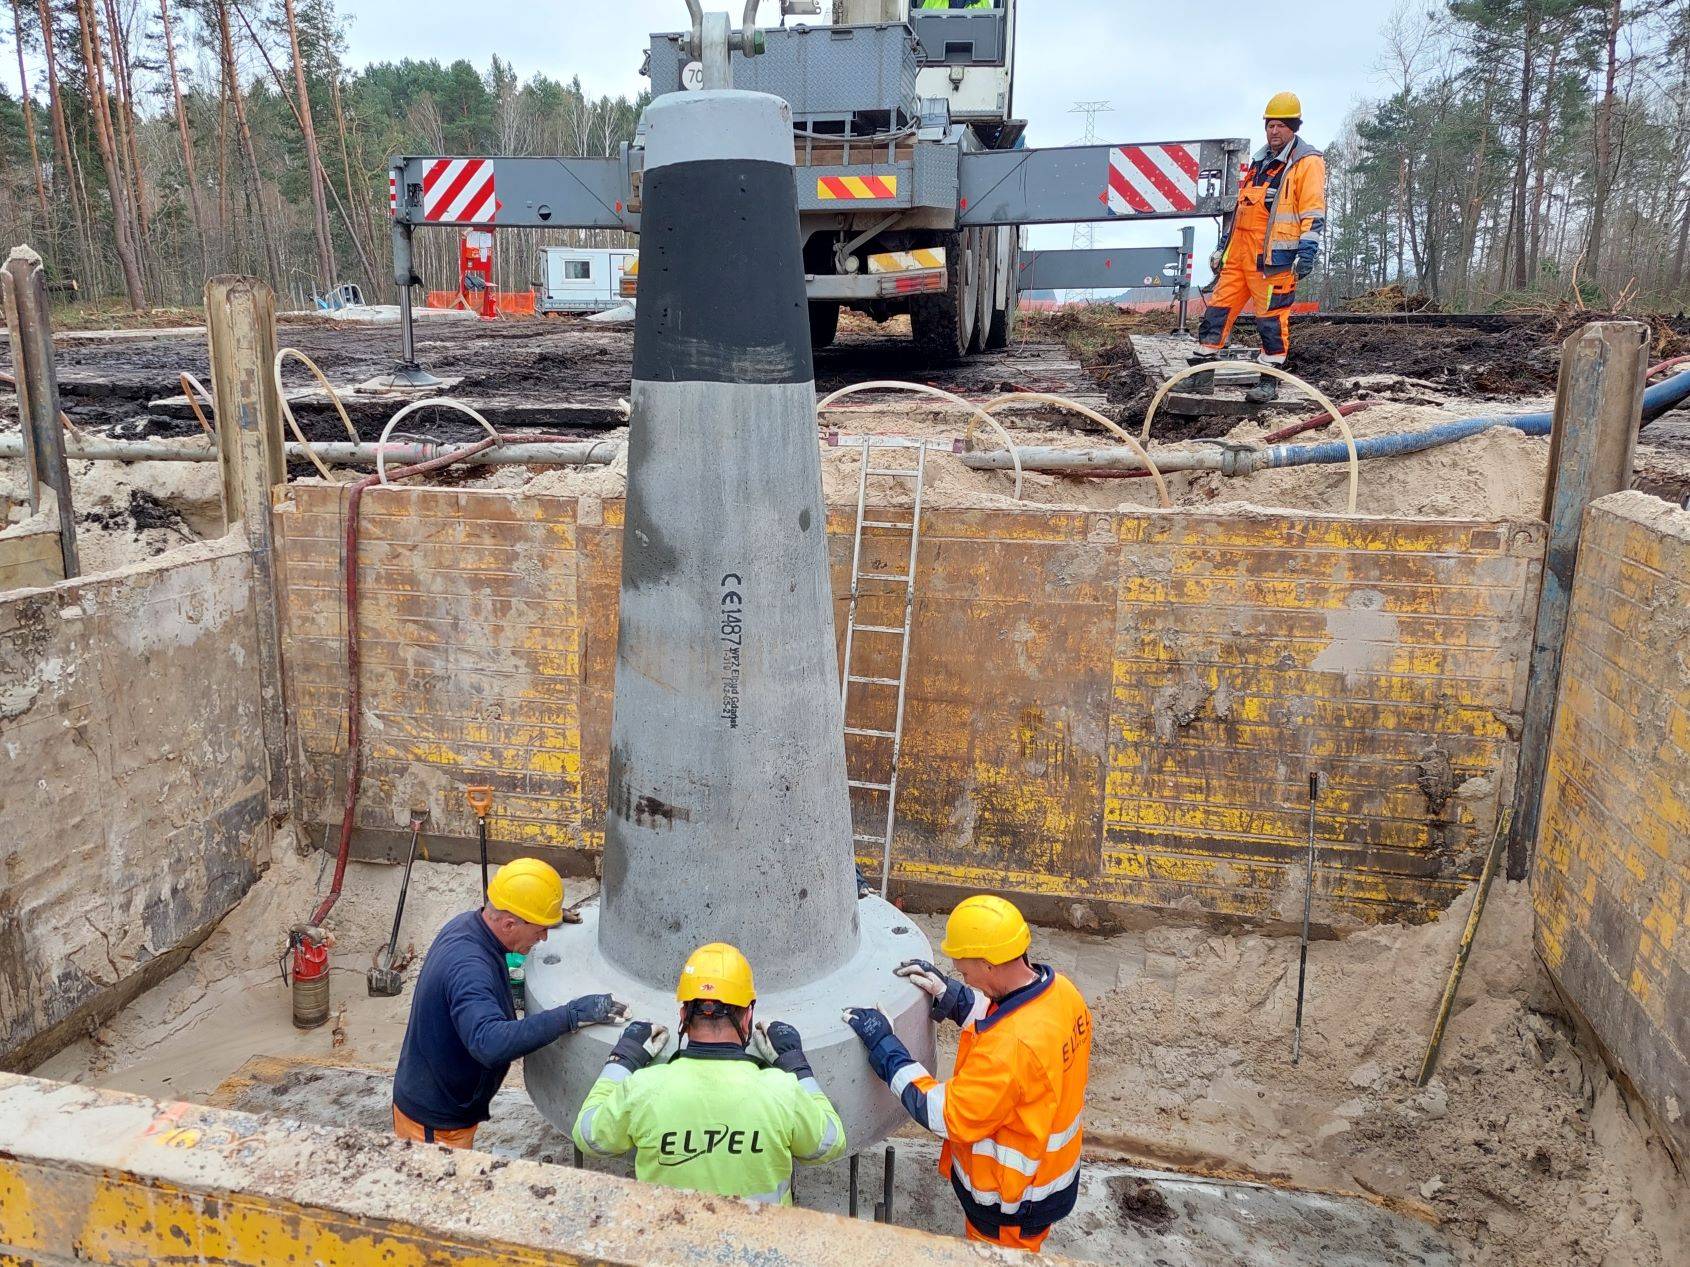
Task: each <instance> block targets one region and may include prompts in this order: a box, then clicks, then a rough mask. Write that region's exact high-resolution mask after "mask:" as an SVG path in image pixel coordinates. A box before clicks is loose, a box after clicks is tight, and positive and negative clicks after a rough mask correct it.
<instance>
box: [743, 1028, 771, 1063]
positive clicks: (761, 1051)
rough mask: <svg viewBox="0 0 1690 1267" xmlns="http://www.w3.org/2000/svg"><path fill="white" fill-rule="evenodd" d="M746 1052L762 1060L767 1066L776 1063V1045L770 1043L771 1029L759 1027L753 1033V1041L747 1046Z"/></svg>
mask: <svg viewBox="0 0 1690 1267" xmlns="http://www.w3.org/2000/svg"><path fill="white" fill-rule="evenodd" d="M745 1047H746V1050H747V1051H749V1052H750V1053H751V1054H752V1055H753V1056H755V1057H757V1059H758V1060H761V1061H762V1062H763V1063H764V1064H765V1065H772V1064H774V1063H775V1056H776V1055H777V1054H778V1053H777V1052H776V1051H775V1045H774V1044H773V1043H771V1042H770V1041H769V1027H768V1026H767V1025H758V1026H757V1027H756V1028H755V1029H753V1030H752V1031H751V1041H750V1042H749V1043H747V1044H746V1045H745Z"/></svg>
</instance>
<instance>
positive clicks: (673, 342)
mask: <svg viewBox="0 0 1690 1267" xmlns="http://www.w3.org/2000/svg"><path fill="white" fill-rule="evenodd" d="M708 16H709V15H706V20H707V26H706V34H707V35H708ZM677 100H678V101H679V102H683V103H685V106H683V107H682V108H665V105H664V103H663V101H659V102H658V103H657V104H655V105H653V106H652V107H651V108H650V109H649V110H648V111H647V113H646V120H647V124H648V137H649V139H648V143H647V149H646V169H645V170H646V176H645V180H646V190H647V195H646V205H647V207H648V209H649V210H648V213H647V217H648V218H647V222H646V223H647V226H648V232H647V233H646V234H645V240H644V242H643V243H642V246H643V250H642V265H641V269H640V281H641V285H642V286H651V285H655V286H656V287H658V289H657V290H656V291H655V292H653V293H651V294H648V295H646V296H644V297H642V302H641V303H640V306H639V312H638V314H637V316H636V318H635V327H634V382H633V390H632V401H633V406H634V414H633V423H632V427H631V429H630V432H629V442H628V509H627V527H626V529H625V531H624V534H623V547H622V606H621V617H620V620H621V629H620V636H619V641H618V644H617V665H616V711H615V717H614V720H613V724H612V735H611V756H610V788H611V792H610V804H609V812H608V814H607V816H606V822H605V895H604V917H603V922H602V923H601V925H600V942H601V943H602V945H603V947H604V951H605V953H606V955H607V956H608V957H610V958H611V959H613V960H615V961H617V962H619V963H621V964H622V965H624V966H625V967H627V968H629V969H630V970H631V971H634V972H635V973H636V974H637V975H640V976H643V977H647V978H648V979H650V980H652V981H663V980H666V979H667V978H670V977H672V976H673V975H674V973H675V970H676V968H677V966H678V965H679V963H680V961H681V959H682V958H684V957H685V956H686V954H687V952H688V951H690V950H692V949H693V947H694V946H695V945H697V944H698V941H711V940H718V939H719V940H722V941H729V942H732V943H734V944H735V945H737V946H739V947H740V949H742V950H743V951H745V953H746V955H747V956H748V957H749V958H750V959H751V961H752V963H753V964H754V965H756V967H757V969H758V972H759V974H760V975H761V976H763V977H764V978H765V979H766V980H767V981H768V982H769V984H770V985H782V984H786V983H788V982H794V981H802V980H807V979H810V978H812V977H814V976H818V975H821V974H823V973H825V972H827V971H829V970H830V969H832V968H835V967H837V966H838V965H839V964H841V963H843V962H845V960H846V959H848V958H849V957H850V955H851V953H852V950H853V949H854V948H855V944H856V926H855V922H854V920H853V918H852V908H853V906H854V905H855V902H856V879H855V867H854V864H853V861H852V847H851V810H850V803H849V800H848V798H847V794H846V788H845V731H844V719H843V715H842V713H841V709H840V704H839V672H838V668H837V667H836V663H835V658H836V651H835V646H834V633H833V599H832V589H831V585H830V581H829V575H828V559H827V536H826V523H827V510H826V507H825V506H823V505H822V500H821V468H820V455H819V453H818V450H817V447H816V441H815V424H814V422H813V421H812V419H813V418H814V411H815V382H814V378H815V375H814V371H813V369H812V368H811V359H810V345H809V335H808V333H807V326H806V322H807V319H808V317H807V314H808V305H807V303H806V301H805V295H804V279H803V271H804V270H803V265H802V262H801V251H800V247H799V244H798V224H797V216H796V212H795V209H794V207H793V201H792V199H791V198H790V197H787V196H785V189H784V187H783V186H782V184H781V182H783V181H791V179H792V140H791V132H790V129H789V128H786V127H785V125H784V124H783V123H782V121H781V118H780V115H781V114H783V113H784V107H781V108H780V109H779V110H777V108H776V106H777V104H778V103H776V101H775V99H774V98H772V97H756V96H753V95H752V94H746V93H722V94H720V95H719V97H718V98H717V100H718V101H719V103H720V104H719V105H713V103H712V101H711V99H710V98H709V97H704V98H702V99H701V98H699V97H697V96H690V95H689V97H686V98H678V99H677ZM748 101H749V102H751V103H753V104H752V105H749V106H748V105H747V104H746V103H747V102H748ZM689 107H690V108H689ZM758 125H762V126H758ZM724 146H731V147H733V149H732V152H733V153H734V155H735V156H736V157H739V158H741V159H742V160H744V161H743V165H735V166H732V167H730V166H729V164H727V163H724V162H720V161H716V162H711V161H709V160H711V159H714V158H716V157H717V155H718V153H720V152H721V151H722V149H723V148H724ZM712 151H716V152H714V153H713V152H712ZM748 184H750V185H763V186H766V188H762V189H759V190H757V191H756V192H755V193H747V192H745V189H746V187H747V185H748ZM783 206H784V207H785V208H787V215H785V216H781V215H779V214H776V212H775V210H774V209H775V208H780V207H783ZM683 208H685V210H683ZM747 208H749V209H751V210H752V211H757V212H759V214H758V216H757V217H756V219H760V220H762V221H763V222H762V223H754V219H753V217H752V216H751V215H749V214H747V210H746V209H747ZM652 227H656V228H657V229H658V232H657V233H656V234H653V233H651V232H650V231H649V230H650V228H652ZM753 259H756V260H757V261H758V264H757V266H756V267H755V268H752V267H749V266H748V261H750V260H753ZM683 893H684V894H686V895H687V896H686V897H685V899H684V900H685V901H686V902H688V903H690V904H692V905H694V906H695V908H696V911H697V918H696V919H695V920H692V921H688V924H689V927H688V928H687V930H686V933H685V934H684V936H682V937H679V938H678V937H676V936H673V935H666V934H664V933H662V932H657V933H656V935H654V930H660V929H663V928H664V927H666V925H667V924H668V922H669V921H670V919H671V918H672V914H673V911H674V909H675V905H676V902H677V899H678V896H679V895H680V894H683ZM701 934H707V935H701ZM695 937H696V938H697V939H698V940H697V941H690V940H689V939H692V938H695ZM682 942H689V944H682Z"/></svg>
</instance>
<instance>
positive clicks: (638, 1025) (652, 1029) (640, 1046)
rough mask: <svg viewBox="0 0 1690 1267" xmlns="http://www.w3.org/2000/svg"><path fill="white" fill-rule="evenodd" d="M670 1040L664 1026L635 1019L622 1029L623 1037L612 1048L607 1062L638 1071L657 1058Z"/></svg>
mask: <svg viewBox="0 0 1690 1267" xmlns="http://www.w3.org/2000/svg"><path fill="white" fill-rule="evenodd" d="M668 1041H669V1031H668V1030H667V1029H665V1028H664V1027H663V1026H661V1025H653V1024H652V1023H651V1022H650V1021H635V1022H634V1023H633V1024H631V1025H629V1026H628V1028H627V1029H625V1030H623V1031H622V1037H621V1038H618V1039H617V1040H616V1046H614V1047H612V1048H611V1049H610V1058H609V1059H608V1060H606V1061H605V1064H607V1065H621V1066H623V1067H624V1068H626V1069H632V1070H635V1071H636V1072H637V1071H639V1070H641V1069H644V1068H645V1067H646V1066H647V1065H649V1064H650V1063H651V1062H652V1061H653V1060H655V1059H657V1054H658V1053H659V1052H661V1051H662V1050H663V1044H664V1043H666V1042H668Z"/></svg>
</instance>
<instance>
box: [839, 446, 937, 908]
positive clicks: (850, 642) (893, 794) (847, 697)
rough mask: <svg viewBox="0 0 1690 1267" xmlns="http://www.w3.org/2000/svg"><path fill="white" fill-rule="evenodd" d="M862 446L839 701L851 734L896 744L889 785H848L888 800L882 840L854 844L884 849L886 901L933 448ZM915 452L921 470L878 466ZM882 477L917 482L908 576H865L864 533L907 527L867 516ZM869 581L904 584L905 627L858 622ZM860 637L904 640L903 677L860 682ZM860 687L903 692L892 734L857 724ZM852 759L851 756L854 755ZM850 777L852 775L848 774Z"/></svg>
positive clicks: (856, 838)
mask: <svg viewBox="0 0 1690 1267" xmlns="http://www.w3.org/2000/svg"><path fill="white" fill-rule="evenodd" d="M857 443H859V444H861V445H862V449H863V464H862V469H861V472H860V473H859V475H858V478H857V524H856V529H855V532H854V534H853V537H852V542H851V601H850V607H849V610H848V611H847V613H846V616H845V656H844V662H843V667H842V670H841V673H840V679H839V696H840V703H841V705H842V710H841V711H842V712H843V713H844V716H845V733H846V735H847V736H849V735H858V736H861V737H863V738H874V739H890V740H891V741H892V768H891V773H890V774H889V775H888V776H887V780H886V782H885V783H876V782H874V781H872V780H869V779H853V778H848V779H847V783H848V784H849V786H850V787H851V788H852V789H853V790H858V791H866V792H877V793H879V794H881V795H883V796H885V797H886V827H885V831H884V833H883V834H882V835H879V836H874V835H871V834H869V833H867V832H859V831H857V830H856V829H855V826H854V825H853V829H852V832H851V840H852V843H853V844H869V845H876V844H877V845H879V846H880V896H881V897H883V898H884V897H885V896H886V891H887V888H888V887H889V886H890V884H891V882H892V835H893V832H894V830H895V829H896V826H897V821H898V766H899V762H900V760H901V758H902V756H903V747H904V698H905V694H906V687H907V685H908V682H909V669H910V626H911V623H912V622H913V620H914V617H915V561H916V556H917V554H918V553H919V552H920V549H921V495H922V490H923V489H924V488H925V487H926V483H927V444H926V443H925V442H924V441H917V442H916V443H915V444H914V445H913V446H912V445H911V444H910V442H909V441H907V440H893V441H890V442H888V441H885V440H876V439H874V438H873V437H864V438H863V439H862V440H860V441H857ZM910 447H914V449H915V451H916V461H915V465H914V466H912V467H876V466H875V465H874V452H875V450H876V449H881V450H886V449H905V448H910ZM871 475H875V476H881V477H885V478H888V479H907V480H913V481H915V497H914V506H913V509H912V511H911V514H910V522H909V524H908V525H907V526H908V528H909V533H910V548H909V555H908V557H907V559H906V562H905V568H904V573H903V575H902V576H899V575H897V574H895V573H880V572H864V571H863V568H862V563H863V529H864V528H865V527H869V528H902V527H905V526H906V525H904V524H902V523H899V522H896V521H885V520H873V521H871V520H867V519H865V517H864V515H865V511H866V509H867V505H868V481H869V476H871ZM865 580H867V581H902V582H903V585H904V619H903V624H902V625H859V624H858V623H857V601H858V599H859V598H861V597H862V587H863V582H864V581H865ZM859 633H872V634H883V635H886V636H888V637H892V636H896V637H897V638H898V639H899V648H898V676H897V677H896V678H892V679H887V678H875V677H857V676H856V675H855V674H853V673H852V672H851V657H852V653H853V651H854V649H855V645H856V635H857V634H859ZM853 683H856V684H858V685H861V686H879V687H886V686H895V687H896V688H897V692H898V694H897V702H896V704H895V706H894V709H893V714H892V729H891V730H889V731H884V730H876V729H873V728H870V727H865V726H853V725H852V724H851V686H852V684H853ZM848 755H849V754H847V756H848ZM846 773H847V774H849V770H847V772H846Z"/></svg>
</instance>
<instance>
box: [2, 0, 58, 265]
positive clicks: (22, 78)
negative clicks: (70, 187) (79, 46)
mask: <svg viewBox="0 0 1690 1267" xmlns="http://www.w3.org/2000/svg"><path fill="white" fill-rule="evenodd" d="M21 4H23V0H12V37H13V42H14V43H16V44H17V46H18V90H19V91H18V100H19V102H20V103H21V104H22V106H23V130H24V134H25V135H26V136H27V137H28V138H29V166H30V170H31V171H32V172H33V173H34V175H35V202H36V205H37V206H38V207H39V208H40V209H41V231H42V232H43V233H45V234H47V235H48V236H49V237H51V238H54V239H55V240H56V239H57V237H58V235H57V234H56V233H54V231H53V213H52V212H51V211H50V210H49V209H48V207H47V177H46V175H45V173H44V172H43V171H42V169H41V147H40V146H39V145H37V144H36V143H35V105H34V103H33V102H31V101H30V99H29V74H28V72H27V71H25V69H24V61H23V15H22V14H21V13H19V11H18V8H19V6H20V5H21ZM48 38H51V37H50V36H49V37H48ZM55 262H56V261H55Z"/></svg>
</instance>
